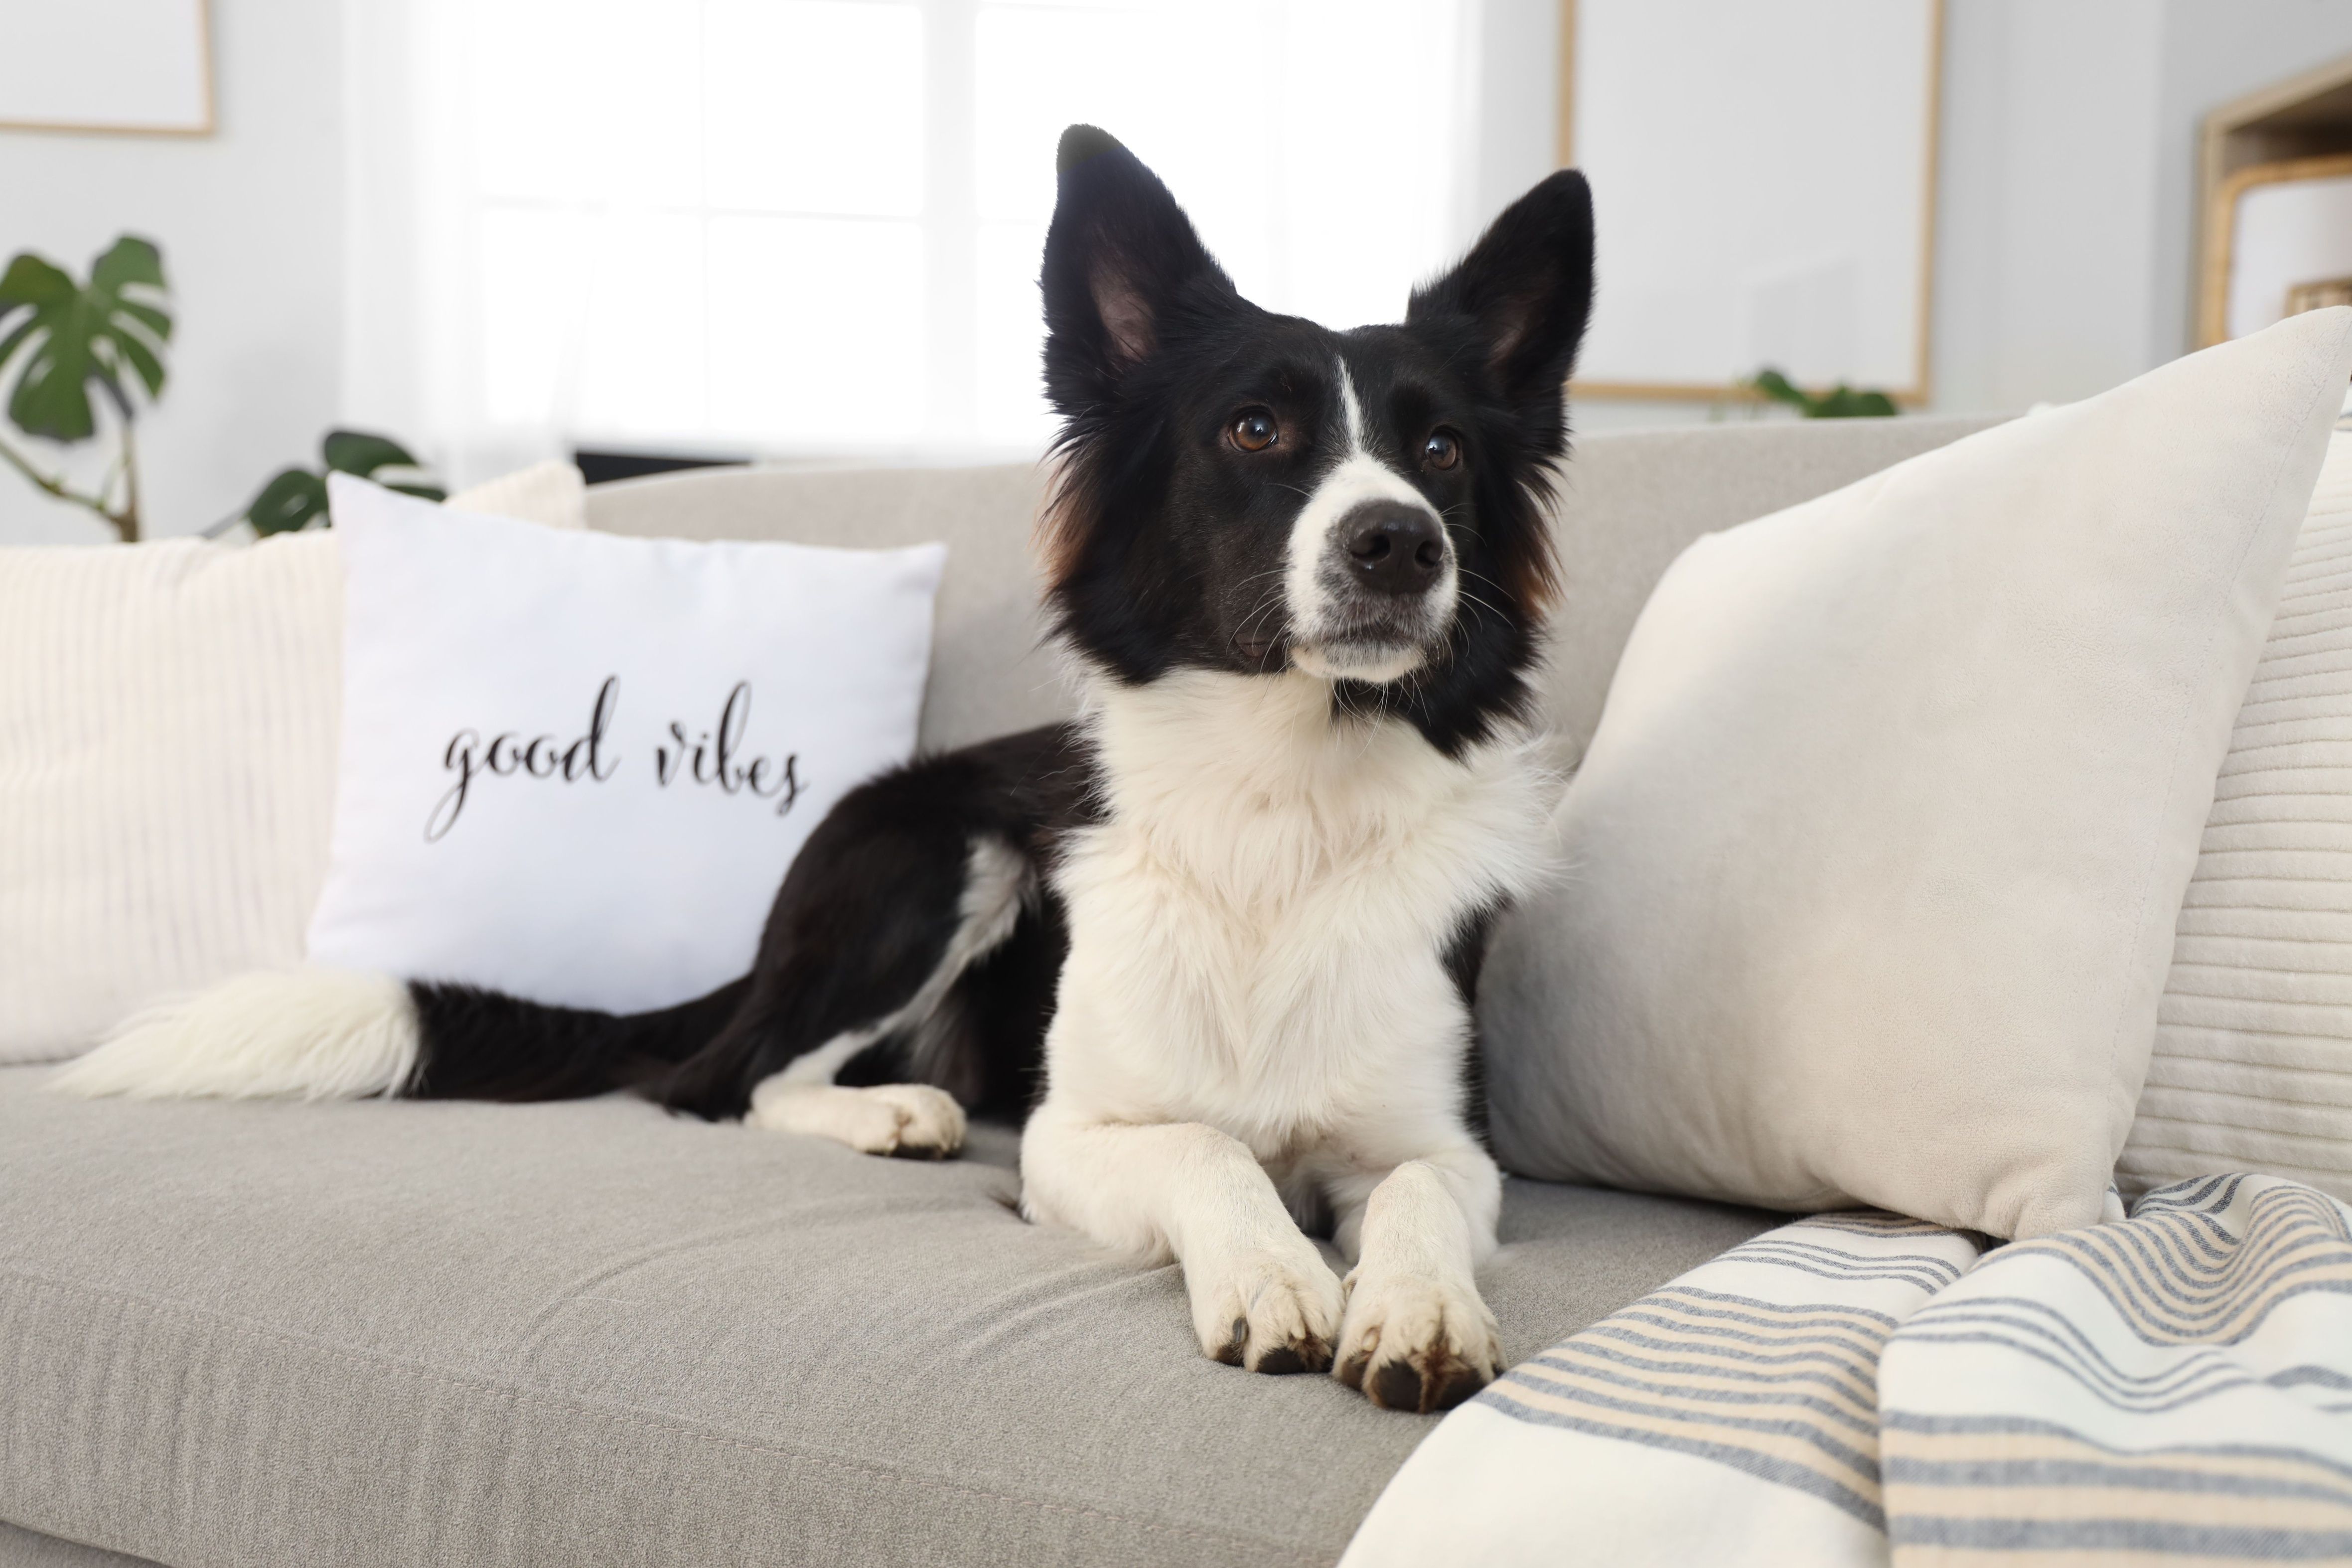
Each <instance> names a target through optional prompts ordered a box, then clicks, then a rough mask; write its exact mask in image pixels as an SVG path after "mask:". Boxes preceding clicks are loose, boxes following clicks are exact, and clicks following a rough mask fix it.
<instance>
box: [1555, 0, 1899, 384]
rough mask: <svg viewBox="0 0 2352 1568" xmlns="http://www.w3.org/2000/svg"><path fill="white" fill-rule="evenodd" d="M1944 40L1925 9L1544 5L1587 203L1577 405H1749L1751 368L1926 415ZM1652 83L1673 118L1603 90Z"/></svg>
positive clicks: (1877, 0)
mask: <svg viewBox="0 0 2352 1568" xmlns="http://www.w3.org/2000/svg"><path fill="white" fill-rule="evenodd" d="M1943 32H1944V5H1943V0H1785V3H1783V4H1776V5H1772V6H1769V7H1732V8H1729V9H1725V8H1720V7H1710V6H1708V5H1706V4H1705V0H1561V10H1560V46H1559V52H1560V61H1559V78H1560V92H1559V145H1558V154H1559V162H1560V165H1561V166H1562V167H1581V168H1583V169H1584V171H1585V172H1586V174H1587V177H1588V178H1590V179H1591V181H1592V183H1593V187H1594V204H1595V208H1596V221H1597V225H1598V229H1599V241H1600V246H1599V249H1600V267H1599V271H1600V280H1601V301H1602V303H1601V307H1600V308H1599V309H1598V310H1597V311H1596V314H1595V318H1594V324H1593V329H1592V333H1591V336H1590V337H1589V338H1588V340H1587V342H1586V346H1585V350H1584V352H1583V354H1582V355H1581V357H1580V363H1579V368H1578V373H1577V377H1576V380H1575V381H1574V382H1573V383H1572V384H1573V386H1574V389H1575V390H1576V391H1577V392H1579V393H1580V394H1581V395H1583V396H1585V397H1589V398H1601V399H1637V400H1645V401H1671V402H1740V401H1748V400H1752V399H1753V398H1754V397H1755V396H1756V395H1757V394H1756V393H1755V392H1753V391H1752V389H1751V388H1750V387H1749V386H1748V384H1747V383H1748V380H1749V378H1752V377H1753V376H1754V375H1755V374H1756V373H1757V372H1758V371H1761V370H1763V369H1765V368H1766V367H1767V366H1768V365H1769V366H1770V367H1771V368H1775V369H1779V370H1781V371H1783V372H1784V373H1786V374H1788V375H1789V377H1790V380H1791V381H1793V382H1796V383H1798V384H1799V385H1801V386H1803V387H1805V388H1807V389H1808V390H1820V389H1826V388H1827V387H1829V386H1831V385H1832V384H1838V383H1844V384H1850V385H1853V386H1856V387H1866V388H1870V389H1873V390H1877V391H1882V392H1886V393H1887V394H1888V395H1890V396H1891V397H1893V398H1894V400H1895V402H1897V403H1898V404H1902V405H1905V406H1917V405H1919V404H1921V403H1924V402H1926V401H1927V397H1928V395H1929V391H1930V387H1931V384H1932V381H1933V365H1932V336H1931V330H1930V329H1931V323H1932V311H1933V305H1934V296H1935V237H1936V172H1937V141H1938V138H1937V129H1938V128H1937V121H1938V119H1939V116H1940V113H1941V107H1942V105H1941V99H1942V80H1943ZM1612 57H1613V58H1614V59H1615V60H1616V61H1618V62H1620V63H1621V64H1622V69H1616V70H1612V69H1611V66H1610V61H1611V60H1612ZM1633 61H1638V62H1639V63H1638V64H1637V63H1631V62H1633ZM1591 72H1607V73H1609V74H1608V75H1606V76H1604V77H1592V78H1590V79H1587V76H1586V73H1591ZM1661 79H1664V80H1669V81H1681V82H1685V83H1687V84H1689V91H1688V93H1687V94H1686V96H1685V100H1684V101H1665V100H1663V99H1662V95H1652V96H1651V97H1649V98H1645V99H1643V98H1636V97H1635V96H1634V95H1633V93H1631V92H1630V91H1627V90H1622V89H1620V88H1619V86H1618V84H1620V83H1624V82H1631V81H1636V80H1640V81H1651V82H1654V81H1657V80H1661ZM1857 126H1862V127H1867V128H1869V129H1868V130H1867V131H1863V132H1861V133H1857V132H1856V131H1855V127H1857ZM1628 193H1638V198H1636V197H1634V196H1632V195H1629V194H1628ZM1731 235H1738V236H1739V238H1738V243H1736V244H1735V243H1732V241H1731V240H1730V238H1729V236H1731ZM1612 257H1613V258H1614V259H1613V260H1612Z"/></svg>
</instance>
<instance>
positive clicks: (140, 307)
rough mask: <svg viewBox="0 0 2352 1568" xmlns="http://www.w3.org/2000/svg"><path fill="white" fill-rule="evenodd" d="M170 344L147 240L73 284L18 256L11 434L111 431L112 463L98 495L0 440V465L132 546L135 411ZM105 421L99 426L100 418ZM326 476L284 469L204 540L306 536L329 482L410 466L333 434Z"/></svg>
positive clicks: (10, 344) (373, 444)
mask: <svg viewBox="0 0 2352 1568" xmlns="http://www.w3.org/2000/svg"><path fill="white" fill-rule="evenodd" d="M171 340H172V310H171V297H170V286H169V285H168V284H166V283H165V282H164V281H163V253H162V252H161V251H159V250H157V249H156V248H155V246H154V243H153V242H152V241H151V240H143V239H141V238H139V237H138V236H137V235H123V236H122V237H121V238H120V239H118V240H116V241H115V242H114V244H113V245H112V246H110V247H108V249H107V251H106V253H105V254H104V255H103V256H100V257H99V258H98V259H97V260H96V261H94V262H92V263H91V264H90V268H89V282H88V283H79V282H76V281H75V280H74V277H73V275H72V274H70V273H68V272H67V271H66V270H65V269H64V268H63V267H59V266H58V265H57V264H56V263H55V262H52V261H49V260H47V258H45V257H42V256H35V255H34V254H33V253H32V252H30V251H26V252H25V253H24V254H22V255H20V256H17V257H16V259H15V260H14V261H11V262H10V263H9V264H8V269H7V271H6V272H5V273H0V388H5V389H7V392H8V395H7V410H8V420H9V423H12V424H14V425H15V426H16V428H17V429H18V430H20V431H22V432H23V433H24V434H26V435H29V436H35V437H37V438H38V439H40V440H43V441H51V442H55V443H57V444H59V445H61V446H71V445H75V444H79V443H80V442H84V441H89V440H91V439H93V438H95V437H96V436H98V435H99V434H100V429H101V426H103V427H104V428H106V429H108V430H110V431H111V433H112V434H113V436H114V440H115V444H116V451H115V457H114V461H113V462H112V463H111V464H110V465H108V467H107V470H106V476H105V477H104V478H103V479H102V480H101V481H100V483H99V486H98V487H97V488H96V489H95V490H94V491H88V492H85V491H82V490H79V489H76V488H75V487H74V486H73V485H72V484H71V483H70V482H69V481H68V478H67V477H66V476H64V475H62V474H47V473H44V472H43V471H42V469H41V467H40V465H38V464H37V463H35V462H34V461H33V459H32V457H31V456H30V455H27V454H26V453H25V452H24V451H22V450H20V449H18V448H17V447H16V445H14V444H11V443H9V442H8V441H7V440H6V439H5V438H0V462H5V463H6V464H7V465H9V466H11V467H13V468H15V469H16V471H17V472H18V473H20V474H22V475H24V476H25V477H26V478H27V479H29V480H31V481H32V482H33V484H34V485H36V486H38V487H39V488H40V489H41V490H43V491H44V492H46V493H47V494H48V495H51V496H55V497H57V498H58V500H60V501H69V502H71V503H72V504H73V505H75V506H77V507H86V508H88V509H89V510H90V511H92V512H95V513H97V514H98V515H99V516H100V517H103V518H105V519H106V521H107V522H108V523H109V524H110V525H111V526H112V527H113V529H114V531H115V533H116V535H117V536H118V537H120V538H121V539H122V541H123V542H124V543H125V544H136V543H137V542H138V540H139V456H138V447H137V445H136V444H135V443H134V442H133V440H132V437H131V429H132V426H133V425H135V424H136V423H138V419H139V416H140V413H142V410H143V409H145V408H147V407H151V406H152V405H153V403H154V401H155V400H156V399H157V398H158V397H160V396H162V395H163V381H164V370H163V357H164V353H165V350H166V349H167V347H168V346H169V344H170V343H171ZM101 410H102V411H103V413H104V415H105V417H104V418H103V419H101V417H100V413H101ZM320 461H321V464H322V467H321V468H320V470H319V471H317V472H313V471H312V470H310V469H307V468H289V469H287V470H285V471H284V472H283V473H281V474H279V475H278V476H276V477H274V478H272V479H271V480H270V481H269V483H268V484H267V485H265V486H262V487H261V493H260V494H259V495H257V496H256V497H254V498H253V500H252V501H251V502H250V503H249V504H248V505H247V507H245V509H244V510H242V511H240V512H236V513H233V514H231V515H230V516H228V517H224V518H222V519H221V520H220V521H219V522H218V523H216V524H215V525H214V526H213V527H212V528H208V529H206V530H205V531H206V533H207V534H218V533H221V532H224V531H226V529H228V528H233V527H234V526H236V524H237V523H240V522H250V523H252V524H253V527H254V530H255V531H256V532H257V533H261V534H276V533H285V532H287V531H289V529H294V528H307V527H309V526H310V524H311V523H312V522H315V521H317V520H318V519H319V518H320V517H323V516H325V514H326V510H327V480H326V475H327V474H329V473H343V474H357V475H359V476H361V477H362V478H376V477H378V476H382V475H383V474H385V473H386V472H387V471H410V472H411V473H412V474H413V471H414V470H415V468H416V467H417V462H416V459H415V457H413V456H411V455H409V453H408V450H407V449H406V448H405V447H404V446H402V445H401V444H400V443H398V442H396V441H394V440H391V439H389V438H388V437H385V436H382V435H370V434H366V433H365V432H363V431H357V430H338V431H334V432H332V433H331V434H329V435H328V437H327V439H326V442H325V444H324V447H323V449H322V450H321V452H320ZM384 482H385V483H387V484H389V485H390V486H392V488H394V489H395V490H405V491H406V492H408V493H409V494H410V495H412V496H423V497H425V498H427V499H428V500H435V501H437V500H439V499H441V497H442V492H441V488H440V486H436V485H433V484H429V483H426V482H425V480H423V479H422V478H420V477H407V478H401V477H394V478H391V479H387V480H385V481H384Z"/></svg>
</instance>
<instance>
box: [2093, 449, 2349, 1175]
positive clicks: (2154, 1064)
mask: <svg viewBox="0 0 2352 1568" xmlns="http://www.w3.org/2000/svg"><path fill="white" fill-rule="evenodd" d="M2244 1170H2254V1171H2268V1172H2270V1173H2272V1174H2273V1175H2277V1176H2293V1177H2294V1178H2295V1179H2296V1180H2298V1181H2305V1182H2308V1183H2310V1184H2311V1185H2312V1186H2315V1187H2318V1188H2320V1189H2321V1190H2322V1191H2324V1192H2328V1193H2332V1194H2334V1195H2335V1196H2336V1197H2340V1198H2345V1199H2347V1200H2352V432H2345V431H2339V432H2338V433H2337V434H2336V436H2335V437H2334V438H2333V439H2332V440H2331V441H2330V442H2329V443H2328V447H2327V465H2326V467H2325V468H2323V469H2321V470H2320V475H2319V486H2318V488H2316V489H2315V490H2314V491H2313V492H2312V496H2311V508H2310V511H2309V513H2308V514H2307V515H2306V516H2305V518H2304V523H2303V531H2302V532H2301V534H2300V535H2298V536H2297V538H2296V539H2295V546H2294V556H2293V558H2292V559H2290V560H2289V561H2288V563H2287V571H2286V589H2285V591H2284V593H2282V594H2281V595H2280V597H2279V607H2278V618H2277V619H2276V620H2274V621H2273V622H2271V630H2270V636H2269V639H2268V640H2267V641H2266V642H2264V643H2263V653H2262V659H2261V662H2260V663H2258V664H2255V666H2254V678H2253V684H2252V685H2250V686H2248V687H2247V688H2246V700H2245V703H2244V705H2243V706H2241V707H2240V708H2239V709H2238V727H2237V731H2236V733H2235V734H2233V735H2232V736H2231V737H2230V755H2229V757H2228V758H2227V759H2226V760H2225V761H2224V762H2223V763H2222V764H2221V779H2220V781H2219V782H2218V784H2217V785H2216V787H2215V789H2214V792H2213V810H2212V811H2211V813H2210V814H2209V815H2208V816H2207V817H2206V819H2205V840H2204V844H2203V847H2202V848H2201V849H2200V852H2199V853H2198V856H2197V871H2196V874H2195V875H2194V876H2192V877H2191V878H2190V879H2189V894H2188V897H2187V898H2185V899H2184V900H2183V901H2182V903H2181V906H2180V917H2179V921H2178V923H2177V924H2176V925H2175V927H2174V930H2173V937H2172V973H2171V975H2170V977H2168V979H2167V980H2166V981H2165V986H2164V1000H2163V1002H2162V1004H2161V1006H2160V1008H2159V1009H2158V1013H2157V1024H2156V1049H2155V1052H2154V1054H2153V1055H2152V1056H2151V1057H2150V1058H2149V1061H2148V1065H2147V1087H2146V1088H2144V1089H2142V1090H2141V1091H2140V1096H2139V1113H2138V1115H2137V1117H2136V1118H2135V1119H2134V1120H2133V1122H2132V1129H2131V1137H2130V1139H2129V1140H2128V1141H2127V1142H2126V1144H2125V1145H2124V1152H2123V1158H2122V1159H2121V1160H2119V1161H2118V1162H2117V1163H2116V1174H2117V1176H2118V1177H2119V1178H2120V1180H2121V1182H2122V1185H2123V1186H2125V1187H2126V1190H2129V1191H2133V1192H2137V1191H2140V1190H2143V1189H2145V1188H2147V1187H2151V1186H2162V1185H2163V1184H2164V1183H2166V1182H2169V1181H2178V1180H2179V1179H2180V1178H2181V1177H2183V1176H2213V1175H2219V1174H2220V1173H2221V1172H2224V1171H2244Z"/></svg>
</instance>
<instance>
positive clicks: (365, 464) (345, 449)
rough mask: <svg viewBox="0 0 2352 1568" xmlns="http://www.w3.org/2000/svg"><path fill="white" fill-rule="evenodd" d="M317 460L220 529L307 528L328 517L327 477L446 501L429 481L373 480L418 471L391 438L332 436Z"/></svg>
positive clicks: (267, 531)
mask: <svg viewBox="0 0 2352 1568" xmlns="http://www.w3.org/2000/svg"><path fill="white" fill-rule="evenodd" d="M319 457H320V467H318V468H317V469H315V470H314V469H310V468H288V469H284V470H281V471H280V472H279V473H278V474H277V475H275V476H272V478H271V479H270V481H269V483H268V484H267V485H264V486H262V487H261V493H260V494H259V495H257V496H256V497H254V498H253V500H252V501H251V503H250V504H248V505H247V507H246V508H245V510H244V511H242V512H240V513H238V514H237V515H236V517H226V518H224V519H222V521H221V523H220V524H219V525H218V527H220V528H226V527H228V526H230V525H232V524H234V523H236V522H237V521H239V520H240V519H242V520H244V521H247V522H250V523H251V524H252V525H253V531H254V532H255V533H257V534H260V535H262V536H263V537H264V538H267V537H268V536H269V535H271V534H283V533H291V532H293V531H294V530H295V529H297V528H309V527H310V525H311V524H312V523H314V522H316V521H318V520H319V519H320V518H321V517H325V516H326V515H327V476H328V475H330V474H356V475H358V476H360V477H361V478H362V479H375V480H376V482H377V483H378V484H380V485H383V486H385V487H386V488H387V489H393V490H398V491H401V492H402V493H404V494H405V495H410V496H422V497H425V499H426V500H428V501H440V500H446V499H447V498H448V494H449V493H448V492H447V491H446V490H444V489H443V488H442V487H441V486H438V485H436V484H433V483H431V482H429V481H427V480H423V479H379V478H377V476H378V475H380V474H383V473H384V472H385V471H386V470H388V469H415V468H417V467H419V466H420V465H419V464H418V463H417V461H416V459H415V458H414V457H412V456H410V455H409V453H408V449H407V448H406V447H404V446H403V445H401V444H400V443H399V442H397V441H394V440H393V439H392V438H391V437H390V436H384V435H370V434H367V433H366V432H365V431H362V430H331V431H329V432H328V433H327V439H326V440H325V441H324V442H322V443H320V448H319Z"/></svg>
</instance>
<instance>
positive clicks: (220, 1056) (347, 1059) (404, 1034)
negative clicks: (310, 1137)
mask: <svg viewBox="0 0 2352 1568" xmlns="http://www.w3.org/2000/svg"><path fill="white" fill-rule="evenodd" d="M421 1038H422V1037H421V1033H420V1030H419V1029H418V1027H417V1016H416V1004H415V1000H414V998H412V997H411V996H410V994H409V989H408V988H407V987H406V986H404V985H403V984H402V983H401V982H400V981H398V980H395V979H392V978H390V977H387V976H383V975H367V974H359V973H355V972H353V971H351V970H348V969H322V968H312V969H295V970H288V971H264V972H260V973H256V974H250V975H239V976H238V977H236V978H235V979H233V980H228V981H226V982H224V983H222V984H221V985H218V986H215V987H214V988H212V989H211V990H209V991H206V992H205V993H204V994H203V995H201V996H198V997H196V998H194V999H193V1000H190V1001H185V1002H177V1003H173V1004H170V1005H167V1006H164V1007H159V1008H153V1009H149V1010H148V1011H146V1012H143V1013H141V1014H140V1015H139V1016H137V1017H136V1018H133V1019H131V1021H130V1022H129V1023H126V1024H124V1025H123V1026H122V1027H121V1029H120V1030H116V1031H115V1032H114V1034H113V1035H112V1036H110V1038H109V1039H108V1040H106V1042H105V1043H104V1044H102V1045H100V1047H99V1048H98V1049H97V1050H95V1051H90V1052H89V1054H88V1055H86V1056H82V1057H80V1058H79V1059H77V1060H76V1061H73V1062H71V1063H69V1064H68V1066H67V1067H66V1068H65V1070H64V1071H61V1072H58V1073H57V1074H56V1075H55V1076H53V1077H52V1078H51V1079H50V1080H49V1087H50V1088H52V1089H55V1090H58V1091H59V1092H62V1093H67V1094H80V1095H90V1096H95V1095H100V1094H121V1095H127V1096H129V1097H130V1098H131V1099H134V1100H182V1099H194V1098H200V1097H205V1096H217V1097H222V1098H227V1099H239V1100H243V1099H261V1098H267V1097H272V1096H276V1097H284V1098H299V1099H304V1100H348V1099H355V1098H358V1097H359V1096H361V1095H365V1094H397V1093H399V1092H401V1091H403V1090H404V1089H405V1088H406V1087H407V1086H408V1085H409V1083H410V1082H411V1081H412V1080H413V1079H414V1077H415V1072H416V1066H417V1059H418V1055H419V1047H420V1044H421Z"/></svg>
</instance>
